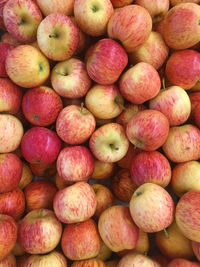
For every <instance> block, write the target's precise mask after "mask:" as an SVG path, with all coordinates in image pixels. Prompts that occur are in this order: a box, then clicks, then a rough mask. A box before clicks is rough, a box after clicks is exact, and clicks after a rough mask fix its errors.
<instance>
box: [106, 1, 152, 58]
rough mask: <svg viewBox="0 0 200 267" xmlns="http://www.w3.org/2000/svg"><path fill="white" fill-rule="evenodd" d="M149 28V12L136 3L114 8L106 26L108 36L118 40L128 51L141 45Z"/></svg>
mask: <svg viewBox="0 0 200 267" xmlns="http://www.w3.org/2000/svg"><path fill="white" fill-rule="evenodd" d="M151 30H152V19H151V16H150V14H149V12H148V11H147V10H146V9H145V8H143V7H141V6H138V5H127V6H124V7H122V8H117V9H115V11H114V14H113V15H112V16H111V18H110V20H109V22H108V26H107V33H108V36H109V38H112V39H117V40H119V41H120V42H121V43H122V45H123V47H124V48H125V50H126V51H127V52H128V53H130V52H133V51H136V50H137V49H138V48H139V47H141V46H142V45H143V44H144V43H145V42H146V40H147V39H148V37H149V34H150V33H151Z"/></svg>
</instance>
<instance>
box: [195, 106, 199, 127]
mask: <svg viewBox="0 0 200 267" xmlns="http://www.w3.org/2000/svg"><path fill="white" fill-rule="evenodd" d="M199 114H200V104H197V105H196V106H195V108H194V121H195V123H196V125H197V126H198V127H199V129H200V116H199Z"/></svg>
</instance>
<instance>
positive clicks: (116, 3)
mask: <svg viewBox="0 0 200 267" xmlns="http://www.w3.org/2000/svg"><path fill="white" fill-rule="evenodd" d="M110 1H111V3H112V5H113V7H114V8H117V7H124V6H127V5H130V4H131V3H132V2H133V0H110Z"/></svg>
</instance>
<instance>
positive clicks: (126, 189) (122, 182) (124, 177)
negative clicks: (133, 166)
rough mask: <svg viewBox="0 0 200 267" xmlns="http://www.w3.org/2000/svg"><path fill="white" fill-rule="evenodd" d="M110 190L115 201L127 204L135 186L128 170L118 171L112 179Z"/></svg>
mask: <svg viewBox="0 0 200 267" xmlns="http://www.w3.org/2000/svg"><path fill="white" fill-rule="evenodd" d="M111 188H112V191H113V193H114V195H115V197H116V198H117V199H119V200H120V201H122V202H126V203H129V202H130V200H131V197H132V195H133V192H134V191H135V190H136V188H137V185H136V184H135V183H134V182H133V181H132V179H131V174H130V171H129V169H120V170H119V171H118V172H117V173H116V175H115V176H114V177H113V178H112V183H111Z"/></svg>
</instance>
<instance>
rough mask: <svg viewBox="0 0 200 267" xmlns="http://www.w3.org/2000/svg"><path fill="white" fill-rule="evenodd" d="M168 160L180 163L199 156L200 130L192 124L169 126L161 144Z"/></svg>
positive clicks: (196, 158)
mask: <svg viewBox="0 0 200 267" xmlns="http://www.w3.org/2000/svg"><path fill="white" fill-rule="evenodd" d="M162 149H163V151H164V153H165V155H166V156H167V157H168V159H169V160H171V161H173V162H176V163H181V162H186V161H190V160H198V159H199V158H200V130H199V129H198V128H197V127H196V126H194V125H192V124H184V125H181V126H174V127H171V128H170V130H169V135H168V137H167V139H166V142H165V143H164V145H163V146H162Z"/></svg>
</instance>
